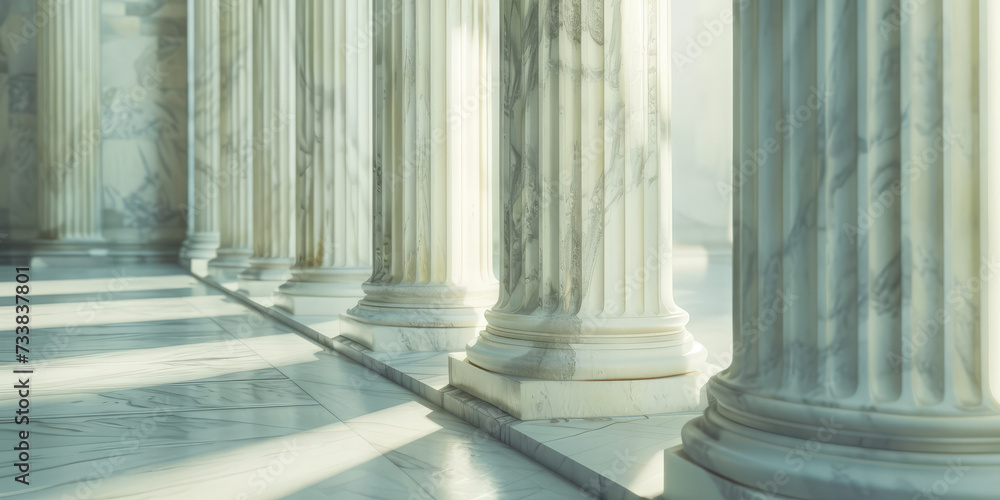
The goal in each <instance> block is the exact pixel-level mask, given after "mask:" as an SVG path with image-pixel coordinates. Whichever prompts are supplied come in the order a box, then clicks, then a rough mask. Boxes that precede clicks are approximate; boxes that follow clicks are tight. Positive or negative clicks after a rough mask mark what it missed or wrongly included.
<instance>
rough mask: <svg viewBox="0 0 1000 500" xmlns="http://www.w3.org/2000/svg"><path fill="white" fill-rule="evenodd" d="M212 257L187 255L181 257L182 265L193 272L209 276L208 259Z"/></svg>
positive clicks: (200, 276)
mask: <svg viewBox="0 0 1000 500" xmlns="http://www.w3.org/2000/svg"><path fill="white" fill-rule="evenodd" d="M210 260H212V259H189V258H185V257H181V258H180V265H181V267H183V268H184V269H187V270H188V271H190V272H191V274H193V275H195V276H197V277H199V278H204V277H206V276H208V261H210Z"/></svg>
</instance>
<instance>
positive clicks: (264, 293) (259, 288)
mask: <svg viewBox="0 0 1000 500" xmlns="http://www.w3.org/2000/svg"><path fill="white" fill-rule="evenodd" d="M237 282H238V283H239V287H238V288H237V291H238V292H239V293H242V294H244V295H247V296H250V297H264V298H268V299H270V298H271V297H272V295H273V294H274V292H275V290H277V289H278V287H279V286H281V284H282V283H284V281H279V280H253V279H249V280H248V279H244V278H237Z"/></svg>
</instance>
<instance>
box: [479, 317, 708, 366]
mask: <svg viewBox="0 0 1000 500" xmlns="http://www.w3.org/2000/svg"><path fill="white" fill-rule="evenodd" d="M486 318H487V321H488V322H489V325H488V326H487V327H486V328H485V329H484V330H483V331H482V332H481V333H480V334H479V337H478V338H477V339H476V342H475V343H473V344H470V345H469V346H468V349H466V353H467V354H468V356H469V361H470V362H471V363H474V364H475V365H476V366H479V367H481V368H484V369H486V370H489V371H492V372H496V373H505V374H508V375H513V376H519V377H532V378H540V379H544V380H580V381H585V380H636V379H654V378H661V377H670V376H673V375H680V374H683V373H691V372H697V371H702V370H704V364H705V360H706V359H707V358H708V352H707V351H706V350H705V347H704V346H702V345H701V344H700V343H698V342H695V341H694V337H693V336H692V335H691V333H690V332H688V331H687V330H686V329H684V324H685V323H686V322H687V313H684V312H680V313H678V314H675V315H673V316H665V317H638V318H577V317H572V316H567V317H553V316H541V315H521V314H509V313H504V312H497V311H495V310H491V311H489V312H487V313H486ZM663 329H666V331H662V330H663Z"/></svg>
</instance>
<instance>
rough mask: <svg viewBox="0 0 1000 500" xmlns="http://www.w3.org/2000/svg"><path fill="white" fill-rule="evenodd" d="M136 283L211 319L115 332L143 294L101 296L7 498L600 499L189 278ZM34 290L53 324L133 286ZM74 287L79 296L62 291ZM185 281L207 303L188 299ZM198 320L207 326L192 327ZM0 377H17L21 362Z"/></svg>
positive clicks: (52, 388) (44, 389)
mask: <svg viewBox="0 0 1000 500" xmlns="http://www.w3.org/2000/svg"><path fill="white" fill-rule="evenodd" d="M125 271H126V273H127V274H128V275H130V276H136V277H137V278H136V279H138V277H144V278H149V281H147V282H142V285H141V286H137V288H142V289H143V290H144V291H153V290H155V289H152V288H151V287H152V286H154V283H153V282H154V281H156V280H159V281H162V283H163V284H164V285H165V286H166V288H165V289H164V290H165V296H164V297H163V298H162V300H161V302H160V304H161V305H160V306H156V307H161V306H162V305H165V304H166V302H164V301H172V303H173V306H172V307H173V309H172V310H173V311H175V312H177V311H195V312H197V313H198V315H197V316H196V317H195V316H192V317H191V318H184V319H176V320H171V319H161V320H150V321H148V322H142V321H140V322H137V323H132V324H129V327H128V328H120V329H115V330H110V331H109V330H107V329H106V326H105V325H108V324H115V325H118V326H123V325H125V323H120V322H118V321H116V319H115V316H117V315H118V314H119V311H118V306H119V305H124V306H125V307H128V304H129V303H130V302H132V301H131V300H130V299H128V298H127V297H119V296H118V294H128V293H130V290H129V289H127V288H125V289H121V290H117V291H116V292H114V293H112V294H111V295H110V296H108V297H105V298H103V299H95V301H96V302H97V303H99V304H101V305H102V306H104V309H102V310H101V312H100V313H99V315H98V316H97V318H95V320H94V321H93V322H90V323H87V324H86V325H83V326H80V327H79V329H82V331H81V332H80V334H79V335H81V336H88V337H93V339H92V340H91V341H89V344H90V345H87V346H78V347H77V346H75V345H71V347H68V348H67V350H66V351H63V352H60V353H59V355H58V357H56V358H54V359H52V360H51V362H50V363H48V364H42V365H39V366H37V367H36V372H35V374H34V375H33V377H34V378H33V379H32V384H33V390H32V398H33V399H32V407H31V409H32V412H33V413H32V416H33V417H36V418H33V419H32V421H31V432H32V434H31V437H32V441H31V446H32V470H31V485H30V487H27V488H24V489H19V488H18V489H15V486H19V485H17V484H16V483H14V482H13V480H12V479H11V477H10V475H11V474H12V471H11V470H9V468H8V470H5V471H3V472H2V473H0V495H6V494H16V497H17V498H32V499H34V498H38V499H43V498H62V497H63V495H71V496H73V495H77V496H80V495H83V496H86V497H87V498H220V499H221V498H234V499H236V498H275V499H276V498H359V499H361V498H365V499H369V498H384V499H398V498H435V499H437V498H440V499H445V498H467V497H469V496H474V495H478V497H480V498H510V499H522V498H534V499H548V498H566V499H570V498H581V497H583V496H585V495H584V494H583V493H582V492H581V491H580V489H579V488H578V487H577V486H575V485H573V484H571V483H569V482H568V481H566V480H565V479H563V478H561V477H559V476H558V475H557V474H555V473H553V472H551V471H549V470H547V469H545V468H544V467H542V466H541V465H539V464H538V463H536V462H534V461H532V460H530V459H528V458H526V457H524V456H522V455H521V454H519V453H518V452H516V451H514V450H512V449H511V448H509V447H507V446H505V445H504V444H501V443H500V442H498V441H496V440H495V439H493V438H492V437H489V436H487V435H485V434H484V433H483V432H482V431H479V430H477V429H475V428H474V427H471V426H469V425H468V424H466V423H463V422H461V421H460V420H459V419H457V418H456V417H454V416H452V415H449V414H447V413H445V412H444V411H443V410H441V409H440V408H438V407H436V406H434V405H433V404H431V403H429V402H427V401H426V400H424V399H421V398H420V397H418V396H415V395H414V394H412V393H410V392H409V391H406V390H404V389H402V388H400V387H399V386H397V385H395V384H393V383H391V382H389V381H388V380H386V379H384V378H382V377H380V376H378V375H375V374H374V373H372V372H371V371H370V370H368V369H366V368H364V367H362V366H361V365H358V364H356V363H354V362H352V361H350V360H347V359H345V358H344V357H342V356H340V355H338V354H334V353H330V352H328V351H326V350H325V349H323V348H321V347H318V346H317V345H316V344H313V343H312V342H309V341H307V340H305V339H304V338H302V337H301V336H299V335H297V334H294V333H291V331H290V330H289V329H288V328H287V327H283V326H281V325H280V324H277V323H275V322H273V321H271V320H268V319H265V318H264V317H262V316H260V315H259V314H256V313H253V312H252V311H251V310H249V309H247V308H246V307H245V306H243V305H240V304H238V303H236V302H234V301H233V300H232V299H229V298H227V297H226V296H224V295H221V294H220V293H219V292H217V291H216V290H214V289H212V288H209V287H206V286H205V285H202V284H199V283H198V282H197V281H196V280H195V279H194V278H192V277H190V276H185V275H183V274H181V273H183V271H182V270H181V269H180V268H178V267H176V266H162V267H128V268H127V269H125ZM32 278H33V280H32V282H33V283H36V284H37V285H38V286H39V287H42V288H43V289H47V290H51V293H45V294H37V295H34V296H33V304H34V307H35V308H37V310H38V313H43V312H45V310H46V308H48V307H64V306H65V305H66V304H71V303H70V302H67V301H66V300H65V299H66V298H67V297H73V298H75V299H76V300H77V301H78V302H77V305H79V303H82V302H83V301H86V300H87V299H88V298H93V296H94V295H100V294H101V293H102V292H101V290H103V289H106V286H107V284H109V283H112V282H113V281H114V280H115V279H117V278H114V277H113V276H112V269H110V268H92V269H83V270H80V271H78V272H74V271H66V270H63V271H60V276H58V277H57V276H56V275H54V274H47V273H45V272H42V271H39V272H36V273H34V274H33V276H32ZM60 280H66V281H67V282H68V283H71V284H73V286H72V288H73V289H74V290H75V291H76V292H77V293H76V294H72V295H69V296H66V295H60V294H59V293H58V286H56V285H57V284H58V282H59V281H60ZM178 280H183V281H184V282H185V286H186V287H187V288H189V289H190V290H191V291H190V292H189V293H187V294H184V295H179V294H178V293H176V290H177V288H178V283H177V281H178ZM102 282H103V284H104V286H101V283H102ZM46 283H49V284H50V285H53V286H47V285H46ZM119 299H121V300H119ZM147 310H149V307H147ZM55 315H56V316H57V317H61V318H64V321H63V324H61V325H54V329H52V330H44V329H39V330H37V331H35V332H33V334H32V335H35V336H36V337H34V338H37V339H39V341H42V339H43V338H49V337H50V336H53V335H58V334H60V332H64V331H65V330H66V328H67V327H69V326H72V325H70V324H69V323H72V321H73V318H72V317H70V316H67V315H65V314H64V313H62V312H60V313H56V314H55ZM39 317H41V315H39ZM192 321H198V323H199V325H200V326H199V328H197V329H191V328H189V324H190V323H191V322H192ZM105 335H106V336H105ZM102 336H105V337H104V340H105V341H104V343H103V345H100V341H99V340H98V339H99V338H101V337H102ZM220 336H221V337H226V340H224V341H222V340H220ZM158 337H163V338H158ZM144 340H145V342H144ZM164 344H169V345H164ZM71 348H75V349H76V350H70V349H71ZM0 368H3V369H4V372H5V373H9V369H8V368H10V367H9V366H8V365H3V366H0ZM5 380H6V379H5ZM5 383H6V382H5ZM8 396H9V395H7V394H5V395H4V397H3V398H2V399H0V410H3V413H4V415H7V414H9V412H8V411H6V410H5V409H7V408H10V407H11V405H14V404H16V403H15V402H14V401H13V400H11V399H10V398H9V397H8ZM35 412H37V413H35ZM0 422H2V423H3V425H9V422H7V421H6V420H3V421H0ZM95 473H96V475H95ZM88 479H89V480H90V481H89V482H88V481H87V480H88Z"/></svg>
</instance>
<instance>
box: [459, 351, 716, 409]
mask: <svg viewBox="0 0 1000 500" xmlns="http://www.w3.org/2000/svg"><path fill="white" fill-rule="evenodd" d="M448 378H449V380H450V382H451V385H453V386H455V387H456V388H458V389H461V390H463V391H465V392H467V393H469V394H472V395H473V396H476V397H477V398H479V399H482V400H484V401H486V402H487V403H490V404H492V405H494V406H496V407H497V408H500V409H501V410H503V411H505V412H507V413H509V414H511V415H512V416H513V417H514V418H517V419H519V420H537V419H551V418H596V417H609V416H629V415H652V414H659V413H676V412H685V411H698V410H701V409H703V408H705V406H706V399H707V398H706V395H705V390H704V387H705V383H706V382H707V381H708V377H706V376H705V375H704V374H703V373H701V372H691V373H685V374H682V375H674V376H671V377H661V378H648V379H639V380H541V379H533V378H525V377H517V376H513V375H504V374H501V373H495V372H491V371H487V370H484V369H482V368H480V367H478V366H476V365H474V364H472V363H469V362H468V360H466V358H465V353H463V352H456V353H451V354H449V355H448Z"/></svg>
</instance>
